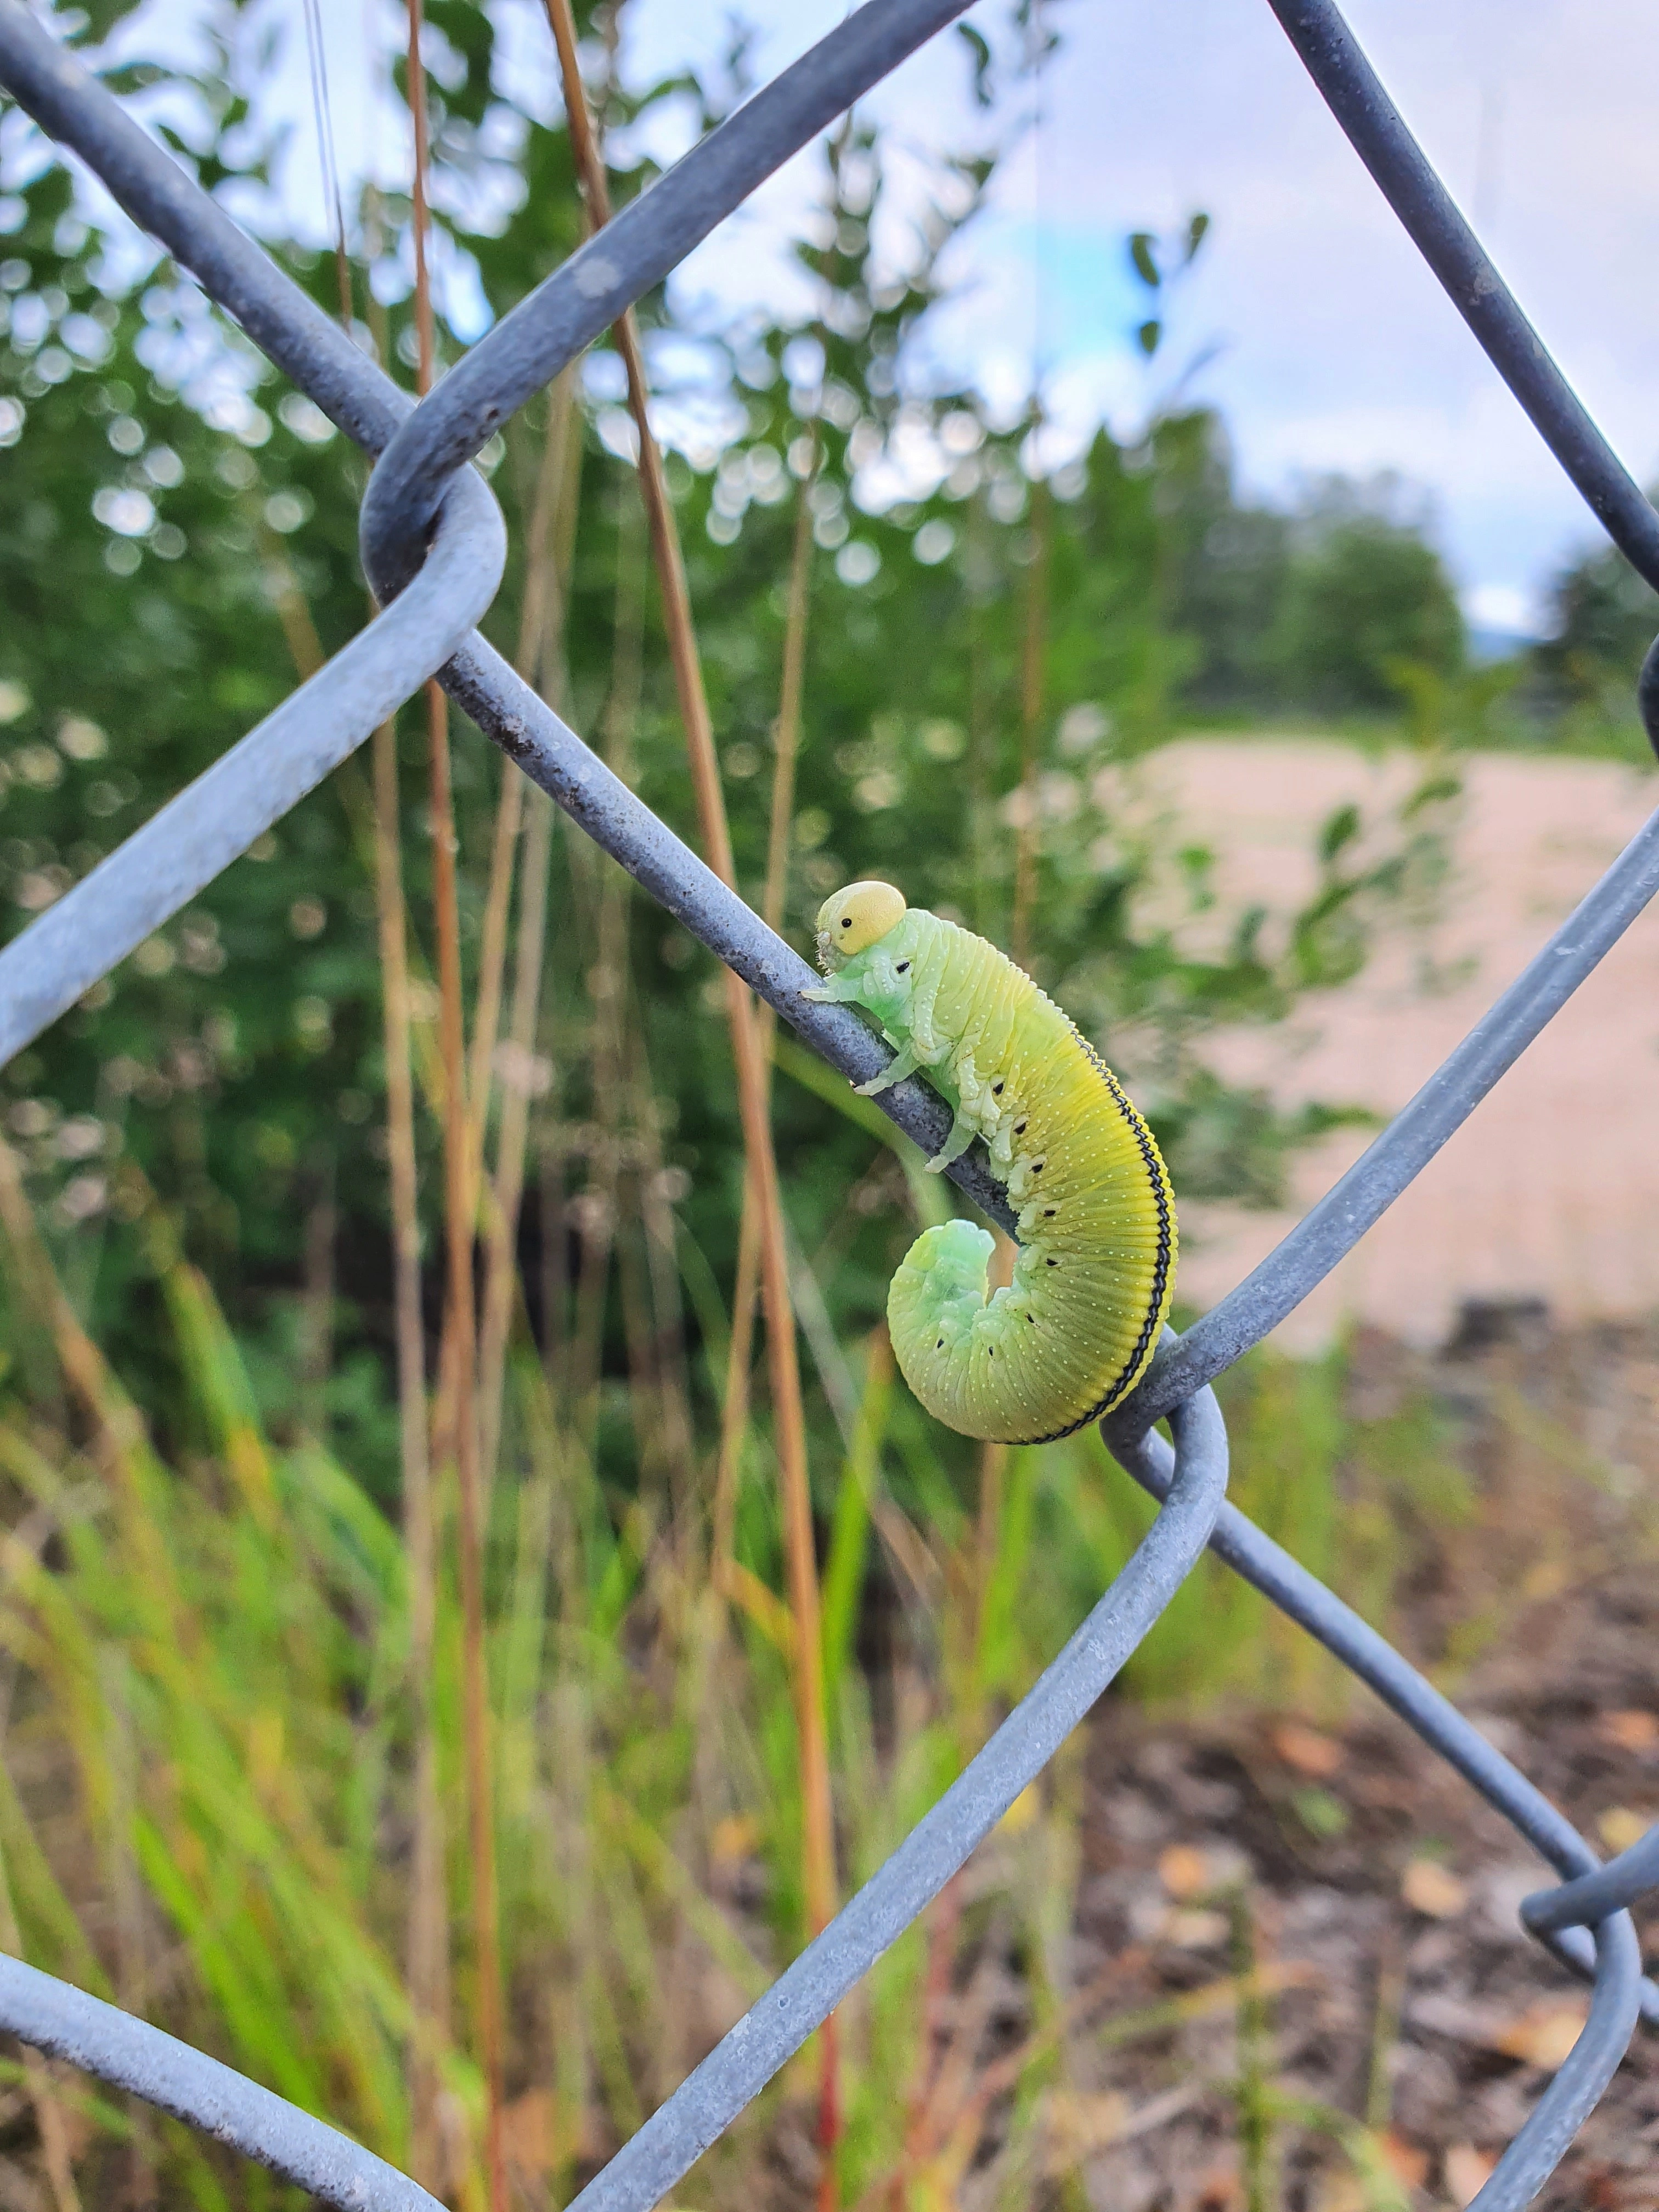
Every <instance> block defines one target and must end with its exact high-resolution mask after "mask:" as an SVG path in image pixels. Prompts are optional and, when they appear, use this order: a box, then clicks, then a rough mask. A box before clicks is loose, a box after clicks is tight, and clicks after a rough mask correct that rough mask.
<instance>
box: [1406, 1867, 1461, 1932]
mask: <svg viewBox="0 0 1659 2212" xmlns="http://www.w3.org/2000/svg"><path fill="white" fill-rule="evenodd" d="M1400 1894H1401V1897H1403V1898H1404V1899H1405V1900H1406V1902H1407V1905H1410V1907H1411V1909H1412V1911H1413V1912H1420V1913H1422V1914H1423V1915H1424V1917H1425V1918H1426V1919H1429V1920H1451V1919H1453V1918H1455V1917H1456V1915H1457V1914H1458V1913H1460V1912H1461V1911H1462V1910H1463V1908H1464V1906H1465V1905H1467V1904H1468V1901H1469V1893H1468V1890H1467V1889H1466V1888H1465V1887H1464V1886H1463V1884H1462V1882H1461V1881H1459V1880H1458V1879H1457V1876H1456V1875H1455V1874H1454V1873H1453V1872H1452V1870H1451V1869H1450V1868H1449V1867H1446V1866H1442V1864H1441V1863H1440V1862H1439V1860H1438V1859H1413V1860H1412V1861H1411V1862H1410V1863H1409V1864H1408V1865H1407V1869H1406V1871H1405V1873H1404V1874H1402V1875H1401V1877H1400Z"/></svg>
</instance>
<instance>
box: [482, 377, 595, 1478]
mask: <svg viewBox="0 0 1659 2212" xmlns="http://www.w3.org/2000/svg"><path fill="white" fill-rule="evenodd" d="M574 401H575V372H574V368H567V369H566V370H565V371H564V373H563V374H562V375H561V376H559V377H557V378H556V380H555V381H554V383H553V386H552V387H551V389H550V392H549V394H548V419H547V427H546V431H545V434H544V438H543V442H542V456H541V465H540V468H539V470H538V474H537V482H536V495H535V501H534V504H533V506H532V510H531V520H530V551H529V559H528V562H527V564H526V572H525V584H524V600H523V605H522V607H521V609H520V621H519V649H518V653H517V655H516V656H515V660H516V665H517V667H518V670H519V673H520V675H521V676H524V677H526V678H533V677H535V676H537V675H539V678H540V682H541V688H542V690H543V692H544V695H545V696H548V697H550V698H551V699H552V700H553V702H554V704H555V705H558V704H560V703H561V702H562V698H563V694H564V688H565V687H564V677H563V642H564V595H565V592H566V589H567V588H568V578H569V573H570V559H571V555H572V552H573V550H574V538H575V529H574V526H575V517H576V491H577V487H578V483H579V482H580V470H581V441H580V438H578V437H576V436H575V435H574V418H575V404H574ZM501 778H502V781H501V801H500V805H499V807H498V810H497V813H496V820H495V845H494V849H493V851H492V854H491V857H490V880H489V898H488V900H487V902H486V906H485V927H484V944H483V955H482V964H483V968H484V969H486V970H488V969H489V968H490V966H491V964H492V962H493V963H495V966H496V969H497V971H498V972H497V975H496V979H495V982H494V983H493V985H490V986H489V989H488V990H487V991H481V992H480V1001H481V1003H482V1002H483V1000H484V999H485V998H486V997H489V998H491V999H493V1000H494V1001H495V1003H497V1004H498V1003H499V1000H500V997H501V979H500V974H499V970H500V969H501V966H503V965H504V963H505V957H506V944H505V938H506V932H505V928H504V927H503V929H502V930H501V948H500V950H499V951H497V950H496V949H495V939H494V936H493V935H492V931H491V927H490V920H489V917H490V915H492V914H493V913H494V911H495V906H496V903H497V900H498V898H499V901H500V904H501V909H502V912H503V915H504V914H505V911H506V907H507V892H508V890H510V887H511V874H512V852H513V844H514V842H516V841H517V839H518V837H519V834H520V833H519V810H520V807H521V806H527V810H528V833H527V835H526V837H525V839H524V867H523V870H522V873H521V876H520V889H519V933H518V955H517V960H516V963H515V965H514V969H513V1002H512V1006H511V1010H510V1012H509V1017H508V1024H507V1042H508V1044H509V1047H510V1048H511V1049H510V1055H509V1067H510V1069H511V1070H512V1071H513V1074H512V1079H510V1080H504V1081H503V1084H502V1099H501V1129H500V1133H499V1134H498V1136H497V1139H496V1150H495V1179H494V1183H493V1187H492V1191H491V1198H492V1203H491V1205H490V1206H489V1210H488V1215H487V1218H486V1222H485V1228H484V1240H485V1241H484V1295H483V1321H482V1325H481V1329H480V1340H479V1352H478V1367H479V1389H478V1423H479V1451H478V1455H479V1463H480V1466H481V1467H482V1468H483V1482H484V1489H485V1495H486V1497H487V1496H488V1494H489V1487H490V1485H491V1484H492V1482H493V1480H494V1479H495V1458H496V1454H497V1451H498V1450H499V1449H500V1441H501V1391H502V1387H503V1378H504V1376H505V1374H506V1364H507V1335H508V1331H509V1329H510V1327H511V1323H512V1316H513V1286H514V1284H515V1282H516V1279H517V1276H516V1270H515V1267H514V1247H515V1243H516V1239H517V1236H518V1226H519V1210H520V1205H521V1204H522V1201H523V1198H524V1164H525V1146H526V1141H527V1139H528V1135H529V1127H530V1102H531V1097H532V1086H531V1075H532V1067H533V1063H534V1058H535V1046H536V1021H537V1016H538V1012H539V1011H540V1006H541V987H542V954H543V948H544V939H545V938H546V934H547V885H548V871H549V869H550V866H551V863H552V853H553V805H552V801H551V800H550V799H549V798H548V797H547V796H546V794H545V793H543V792H540V791H538V790H537V789H536V788H535V787H534V786H532V785H528V784H527V783H526V779H525V777H524V776H523V775H520V772H519V771H518V769H515V768H513V766H512V764H511V763H509V762H507V761H503V762H502V763H501ZM509 792H510V793H512V794H513V798H512V801H511V805H509V798H508V794H509ZM491 1026H492V1028H493V1026H494V1024H493V1022H492V1024H491ZM479 1036H482V1024H480V1031H479ZM493 1056H494V1055H493V1053H492V1055H491V1057H492V1058H493ZM472 1069H473V1073H472V1096H473V1136H474V1142H475V1146H476V1157H477V1159H478V1160H479V1162H480V1163H482V1159H483V1146H484V1124H485V1109H486V1108H487V1106H488V1103H489V1080H490V1076H491V1073H492V1072H493V1071H492V1069H491V1066H490V1064H489V1060H487V1059H485V1058H484V1057H483V1054H481V1053H480V1051H479V1049H478V1038H477V1037H475V1040H474V1048H473V1060H472Z"/></svg>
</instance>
